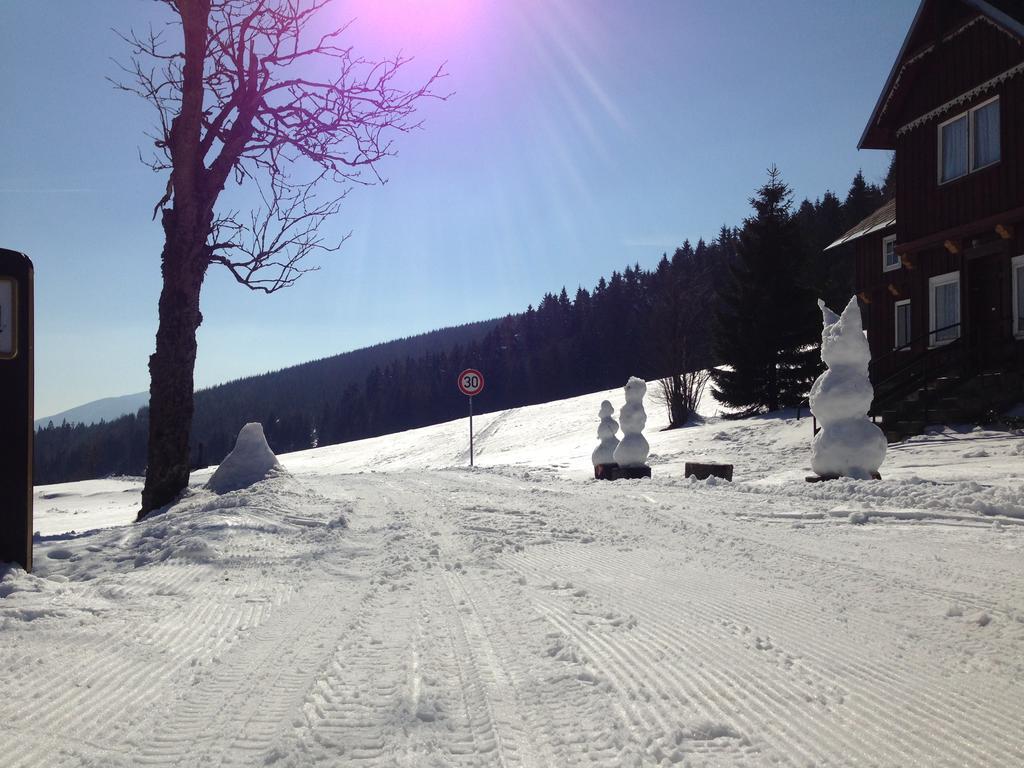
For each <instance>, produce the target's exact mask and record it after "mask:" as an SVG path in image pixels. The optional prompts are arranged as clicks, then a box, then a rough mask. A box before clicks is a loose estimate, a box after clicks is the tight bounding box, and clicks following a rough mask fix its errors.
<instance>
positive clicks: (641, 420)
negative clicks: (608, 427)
mask: <svg viewBox="0 0 1024 768" xmlns="http://www.w3.org/2000/svg"><path fill="white" fill-rule="evenodd" d="M625 391H626V404H625V405H623V406H622V410H621V411H619V423H620V424H622V442H620V443H619V445H618V447H617V448H616V449H615V452H614V454H613V457H614V459H615V462H616V463H617V464H618V465H619V466H620V467H645V466H647V464H646V462H647V454H648V453H650V450H651V446H650V445H649V444H648V443H647V439H646V438H645V437H644V436H643V430H644V427H645V426H647V412H646V411H645V410H644V395H645V394H647V382H645V381H644V380H643V379H638V378H637V377H636V376H630V378H629V381H627V382H626V388H625Z"/></svg>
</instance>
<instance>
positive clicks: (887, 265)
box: [882, 235, 903, 272]
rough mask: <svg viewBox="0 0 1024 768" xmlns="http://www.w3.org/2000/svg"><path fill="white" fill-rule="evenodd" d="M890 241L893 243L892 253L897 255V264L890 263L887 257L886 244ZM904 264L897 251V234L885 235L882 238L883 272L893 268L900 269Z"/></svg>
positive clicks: (890, 270)
mask: <svg viewBox="0 0 1024 768" xmlns="http://www.w3.org/2000/svg"><path fill="white" fill-rule="evenodd" d="M889 243H892V255H893V256H895V257H896V263H895V264H890V263H889V262H887V261H886V259H885V257H886V252H885V246H887V245H888V244H889ZM902 266H903V262H901V261H900V257H899V255H898V254H897V253H896V235H888V236H887V237H883V238H882V271H883V272H892V271H893V270H895V269H899V268H900V267H902Z"/></svg>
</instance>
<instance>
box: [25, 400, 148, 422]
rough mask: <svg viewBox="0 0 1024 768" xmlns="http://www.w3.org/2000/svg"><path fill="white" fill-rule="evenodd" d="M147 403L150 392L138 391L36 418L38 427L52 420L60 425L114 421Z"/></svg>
mask: <svg viewBox="0 0 1024 768" xmlns="http://www.w3.org/2000/svg"><path fill="white" fill-rule="evenodd" d="M145 405H149V392H136V393H135V394H134V395H121V396H120V397H104V398H103V399H101V400H93V401H92V402H91V403H86V404H85V405H78V406H75V407H74V408H69V409H68V410H66V411H61V412H60V413H55V414H53V416H44V417H43V418H41V419H36V429H40V428H42V427H45V426H46V425H47V424H49V423H50V422H51V421H52V422H53V424H54V426H57V427H59V426H60V425H61V424H62V423H63V422H65V421H66V422H67V423H68V424H85V425H89V424H96V423H98V422H100V421H113V420H114V419H118V418H120V417H121V416H126V415H127V414H129V413H135V412H136V411H138V410H139V408H142V407H143V406H145Z"/></svg>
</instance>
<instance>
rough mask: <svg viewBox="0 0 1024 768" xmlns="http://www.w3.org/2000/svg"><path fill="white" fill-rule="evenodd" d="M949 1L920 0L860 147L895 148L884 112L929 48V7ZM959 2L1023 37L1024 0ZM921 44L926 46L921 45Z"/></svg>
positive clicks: (964, 0) (966, 0)
mask: <svg viewBox="0 0 1024 768" xmlns="http://www.w3.org/2000/svg"><path fill="white" fill-rule="evenodd" d="M948 1H949V0H921V4H920V5H919V6H918V8H917V13H916V14H915V15H914V20H913V22H911V24H910V29H909V30H907V36H906V37H905V38H904V40H903V45H902V46H901V47H900V51H899V53H898V54H897V55H896V61H895V62H894V63H893V65H892V70H891V71H890V72H889V77H888V78H887V79H886V81H885V86H884V87H883V88H882V92H881V93H880V94H879V96H878V101H877V102H876V103H875V108H874V109H873V110H872V111H871V117H870V119H869V120H868V124H867V125H866V126H865V127H864V133H863V134H861V137H860V141H859V142H858V144H857V148H858V149H893V139H892V136H891V135H889V133H888V131H887V130H885V129H883V127H882V126H881V125H880V123H881V121H882V120H881V119H882V113H883V112H884V111H885V108H886V104H887V102H888V101H889V98H890V95H891V94H892V93H893V91H894V90H896V89H897V87H898V86H899V84H900V81H901V79H903V80H906V79H907V78H905V77H903V78H901V76H902V75H903V74H904V69H905V68H907V67H909V68H910V69H911V70H914V69H915V68H914V67H912V66H910V65H911V63H912V61H916V60H918V59H920V58H921V56H922V55H923V54H924V53H926V52H927V51H928V50H930V48H928V47H927V46H926V43H927V39H928V36H929V31H928V29H927V26H928V25H927V24H926V23H925V22H926V17H928V16H929V15H934V14H929V11H930V10H932V9H933V8H935V7H936V6H937V5H938V3H940V2H942V3H947V2H948ZM959 4H960V5H959V7H960V8H961V9H962V10H963V11H966V12H968V13H970V12H972V11H973V12H975V13H978V14H980V15H981V16H983V17H985V18H987V19H988V20H989V21H991V22H992V23H993V24H995V25H996V26H998V27H1001V28H1002V29H1004V30H1006V31H1007V32H1008V33H1010V34H1011V35H1015V36H1016V37H1018V38H1022V39H1024V2H1021V0H959ZM947 7H951V6H947ZM922 46H925V47H924V48H923V49H922ZM919 50H920V53H918V54H915V55H914V56H911V54H912V53H915V51H919ZM909 74H910V75H911V76H912V75H913V74H915V73H914V72H911V73H909Z"/></svg>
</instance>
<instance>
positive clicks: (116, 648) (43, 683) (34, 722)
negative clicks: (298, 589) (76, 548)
mask: <svg viewBox="0 0 1024 768" xmlns="http://www.w3.org/2000/svg"><path fill="white" fill-rule="evenodd" d="M152 571H153V572H150V569H145V570H144V571H143V572H142V573H141V574H139V575H141V576H142V578H139V579H136V574H137V573H139V572H130V573H128V574H116V575H114V576H112V577H105V578H108V579H110V580H111V582H112V587H111V589H112V590H113V591H112V592H111V594H114V595H116V596H117V597H118V599H121V600H124V599H136V600H140V599H144V598H147V599H149V600H152V599H153V598H154V597H155V596H162V597H164V598H166V600H165V602H168V601H169V602H170V604H168V605H166V607H164V608H163V609H161V610H158V611H157V613H156V617H155V618H156V620H155V621H153V622H152V623H148V624H146V623H143V624H141V625H140V624H139V623H137V622H127V621H124V622H121V623H120V625H119V626H118V627H117V629H116V630H114V631H111V628H110V627H109V626H108V625H107V624H105V623H103V621H102V618H101V619H100V621H99V622H97V623H96V624H93V625H87V626H86V627H85V628H83V630H82V637H81V638H80V639H79V640H78V642H76V644H75V658H76V662H75V665H74V667H73V668H70V669H69V668H68V667H66V666H64V665H62V664H57V663H54V664H53V667H52V672H51V673H50V674H49V675H47V676H46V677H45V678H44V679H43V680H39V679H38V678H36V680H34V681H33V687H34V688H36V689H37V690H38V692H39V695H37V696H36V697H34V698H33V699H32V700H31V701H30V703H29V704H28V705H27V706H26V707H24V708H22V709H20V710H19V712H17V713H15V715H14V717H13V718H12V721H11V722H10V723H9V726H10V727H11V728H12V729H16V728H22V727H25V728H27V729H30V730H31V731H33V732H36V733H53V734H62V738H63V739H64V741H65V743H66V744H67V747H66V749H65V752H66V753H67V761H66V762H67V763H68V764H77V763H78V762H79V761H80V760H82V759H84V758H83V756H84V755H89V756H91V755H93V754H95V753H102V750H103V749H104V748H103V746H102V745H103V744H105V743H112V742H117V741H126V742H128V744H129V746H130V745H131V744H132V742H133V741H136V740H137V739H136V738H135V737H133V736H129V737H128V738H127V739H125V737H124V733H123V731H124V730H125V723H124V721H123V719H124V718H125V717H126V716H128V717H129V718H131V719H138V716H136V715H135V714H134V713H137V712H148V711H149V710H151V709H152V708H153V707H154V702H156V701H157V700H159V698H160V697H161V695H164V694H165V693H166V688H165V686H166V685H168V684H170V683H171V682H172V681H173V680H176V679H180V678H181V676H182V675H183V674H185V672H184V670H185V668H186V666H187V665H186V663H185V662H186V660H187V659H188V658H189V657H192V658H195V657H196V654H210V655H215V653H216V651H217V648H216V646H215V645H214V646H211V645H210V643H209V642H207V640H208V639H209V632H210V630H209V625H208V624H206V623H205V621H204V619H206V618H207V616H208V614H209V612H210V611H211V610H218V609H216V608H215V607H214V606H212V605H211V604H210V603H209V601H208V600H205V599H203V597H204V596H202V595H201V591H202V588H201V577H200V574H203V573H208V571H209V569H208V568H207V567H206V566H202V565H196V564H193V563H182V562H179V561H169V562H167V563H161V564H159V565H156V566H153V568H152ZM197 580H198V581H197ZM261 581H262V579H261V578H257V579H254V583H255V591H257V592H258V591H260V590H261V588H262V585H261V584H260V582H261ZM137 582H138V583H137ZM185 585H190V586H188V587H186V586H185ZM140 586H141V587H142V588H140ZM252 587H253V585H252V584H251V585H249V587H246V588H243V589H245V590H249V591H251V588H252ZM168 593H171V594H168ZM183 600H188V603H186V604H187V605H188V613H186V614H185V616H184V617H183V616H182V615H181V614H180V613H178V612H176V611H175V610H174V608H175V607H176V606H178V605H181V604H182V601H183ZM243 611H244V608H241V607H235V608H231V609H230V610H228V611H226V612H224V613H223V614H222V623H223V625H224V627H225V628H228V627H231V628H233V627H237V626H239V624H240V621H241V617H242V614H243ZM262 613H263V612H261V615H260V616H259V618H260V619H261V620H262V618H263V616H262ZM100 616H101V617H102V613H101V614H100ZM216 639H217V640H218V641H219V640H220V639H222V638H220V637H217V638H216ZM125 647H129V648H132V649H133V651H134V654H135V655H136V663H126V662H127V661H128V660H126V659H125V658H124V655H123V651H122V649H123V648H125ZM151 649H152V650H151ZM157 649H159V651H158V650H157ZM139 658H141V659H145V662H144V663H139V661H138V659H139ZM69 676H70V677H72V678H77V680H76V683H75V684H74V685H72V686H69V685H68V682H67V679H68V677H69ZM19 723H24V724H25V726H21V725H19ZM128 730H129V732H130V733H131V732H132V731H133V729H131V728H129V729H128ZM26 742H27V743H28V744H29V746H28V747H27V748H26V747H21V748H19V749H18V750H16V754H17V755H18V757H17V758H16V759H17V761H18V762H15V763H14V765H18V766H20V765H24V766H37V765H43V764H58V763H55V762H54V758H53V755H52V745H51V744H50V743H48V741H47V740H45V739H43V740H39V739H32V740H25V741H23V742H22V743H23V744H24V743H26ZM0 743H2V742H0ZM125 757H127V756H125ZM90 759H91V757H90ZM59 764H63V762H62V763H59Z"/></svg>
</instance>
